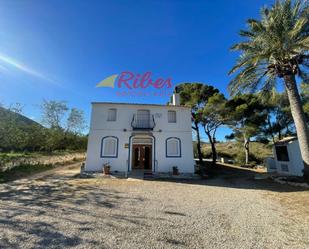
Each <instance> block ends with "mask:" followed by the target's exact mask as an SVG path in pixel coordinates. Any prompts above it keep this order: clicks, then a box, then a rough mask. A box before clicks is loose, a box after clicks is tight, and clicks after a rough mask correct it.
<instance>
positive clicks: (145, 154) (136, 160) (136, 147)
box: [132, 144, 152, 170]
mask: <svg viewBox="0 0 309 249" xmlns="http://www.w3.org/2000/svg"><path fill="white" fill-rule="evenodd" d="M132 169H147V170H151V169H152V146H151V145H142V144H133V146H132Z"/></svg>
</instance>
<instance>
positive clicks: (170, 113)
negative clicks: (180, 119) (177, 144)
mask: <svg viewBox="0 0 309 249" xmlns="http://www.w3.org/2000/svg"><path fill="white" fill-rule="evenodd" d="M167 119H168V122H169V123H176V111H168V112H167Z"/></svg>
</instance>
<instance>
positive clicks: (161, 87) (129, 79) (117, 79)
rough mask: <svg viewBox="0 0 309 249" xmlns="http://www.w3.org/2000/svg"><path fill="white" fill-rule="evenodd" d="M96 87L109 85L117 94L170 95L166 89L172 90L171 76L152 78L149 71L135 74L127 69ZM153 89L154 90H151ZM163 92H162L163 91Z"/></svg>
mask: <svg viewBox="0 0 309 249" xmlns="http://www.w3.org/2000/svg"><path fill="white" fill-rule="evenodd" d="M96 87H111V88H114V89H115V88H116V89H117V90H118V92H117V94H118V95H120V93H121V95H122V96H125V95H132V96H137V95H142V96H149V95H150V94H151V93H152V94H153V95H160V96H162V95H171V92H169V91H168V89H170V90H172V87H173V83H172V78H170V77H169V78H154V77H153V74H152V73H151V72H145V73H143V74H139V73H137V74H135V73H132V72H129V71H125V72H122V73H120V74H113V75H111V76H109V77H107V78H105V79H104V80H102V81H101V82H100V83H98V84H97V85H96ZM151 91H154V92H151ZM163 92H164V93H163Z"/></svg>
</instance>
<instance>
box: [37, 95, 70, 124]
mask: <svg viewBox="0 0 309 249" xmlns="http://www.w3.org/2000/svg"><path fill="white" fill-rule="evenodd" d="M68 110H69V108H68V107H67V104H66V102H65V101H55V100H50V101H48V100H43V103H42V104H41V111H42V123H43V124H45V125H46V126H47V127H48V128H51V129H62V126H63V124H62V120H63V118H64V116H65V114H66V112H67V111H68Z"/></svg>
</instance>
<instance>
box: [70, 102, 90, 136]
mask: <svg viewBox="0 0 309 249" xmlns="http://www.w3.org/2000/svg"><path fill="white" fill-rule="evenodd" d="M85 128H86V122H85V119H84V112H83V111H82V110H78V109H76V108H72V109H71V110H70V113H69V115H68V118H67V122H66V130H67V131H68V132H71V133H74V134H80V133H81V132H82V131H83V130H84V129H85Z"/></svg>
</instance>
